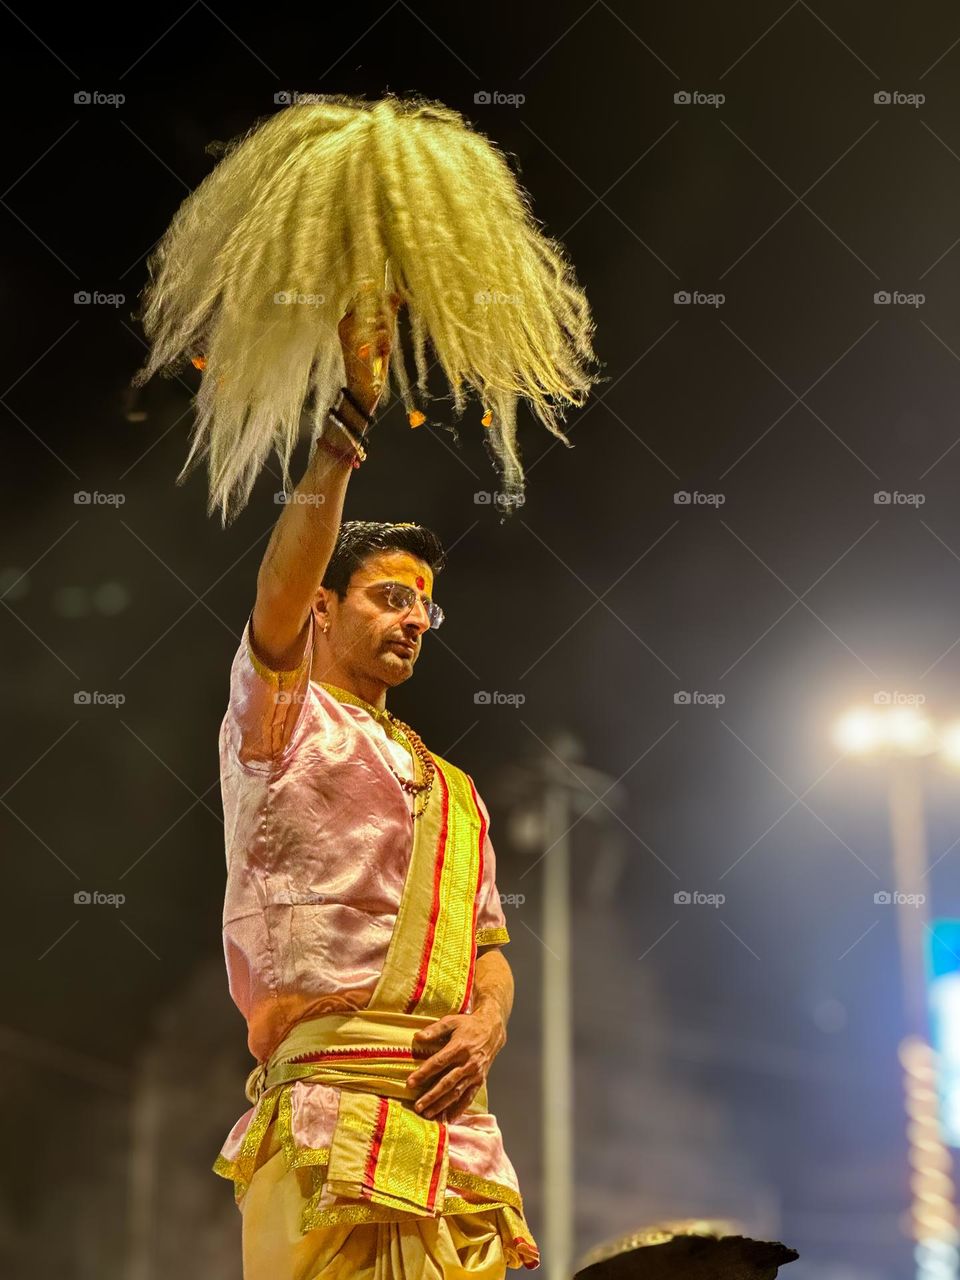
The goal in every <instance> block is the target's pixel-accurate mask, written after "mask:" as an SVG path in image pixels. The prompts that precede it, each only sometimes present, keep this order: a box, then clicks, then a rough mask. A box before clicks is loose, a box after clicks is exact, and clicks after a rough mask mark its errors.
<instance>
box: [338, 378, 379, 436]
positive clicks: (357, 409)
mask: <svg viewBox="0 0 960 1280" xmlns="http://www.w3.org/2000/svg"><path fill="white" fill-rule="evenodd" d="M340 394H341V395H342V396H343V399H344V400H346V402H347V404H348V405H349V406H350V408H351V409H352V410H353V411H354V413H358V414H359V415H360V417H361V418H362V419H363V420H364V422H365V423H366V424H367V426H368V427H369V425H370V423H371V422H372V421H373V415H372V414H369V413H367V412H366V411H365V410H364V409H363V408H362V407H361V406H360V405H359V404H358V403H357V401H356V399H355V398H354V396H353V395H352V394H351V392H350V390H349V388H348V387H341V388H340Z"/></svg>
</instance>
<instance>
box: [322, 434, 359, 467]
mask: <svg viewBox="0 0 960 1280" xmlns="http://www.w3.org/2000/svg"><path fill="white" fill-rule="evenodd" d="M317 444H318V445H319V446H320V448H321V449H324V450H325V451H326V452H327V453H329V454H330V456H331V457H333V458H337V459H338V460H339V461H340V462H347V463H349V464H350V466H351V467H352V468H353V470H354V471H356V470H357V468H358V467H359V466H360V458H359V455H358V454H356V453H354V454H352V455H351V454H349V453H341V452H340V450H339V449H334V447H333V445H332V444H328V443H327V441H326V440H324V439H323V437H322V436H318V437H317Z"/></svg>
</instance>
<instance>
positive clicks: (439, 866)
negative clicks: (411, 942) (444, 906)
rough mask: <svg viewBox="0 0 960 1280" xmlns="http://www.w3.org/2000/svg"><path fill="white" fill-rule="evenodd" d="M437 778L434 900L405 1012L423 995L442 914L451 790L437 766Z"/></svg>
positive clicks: (409, 1010) (414, 1006)
mask: <svg viewBox="0 0 960 1280" xmlns="http://www.w3.org/2000/svg"><path fill="white" fill-rule="evenodd" d="M436 776H437V778H438V779H439V781H440V789H441V793H442V803H443V817H442V818H441V822H440V839H439V842H438V843H439V847H440V851H439V853H438V855H437V860H436V862H435V864H434V868H433V902H432V903H431V905H430V922H429V924H428V925H427V937H426V940H425V942H424V945H423V956H422V958H421V960H420V972H419V973H418V974H417V985H416V986H415V987H414V990H413V995H412V996H411V997H410V999H409V1000H408V1001H407V1007H406V1010H405V1012H406V1013H412V1012H413V1010H414V1009H415V1008H416V1006H417V1003H418V1001H419V999H420V997H421V996H422V995H423V989H424V987H425V986H426V985H427V973H428V971H429V969H430V956H431V952H432V951H433V940H434V937H435V935H436V931H437V918H438V916H439V914H440V880H441V877H442V876H443V864H444V860H445V858H446V853H447V829H448V824H449V817H450V790H449V788H448V786H447V780H446V778H445V777H444V776H443V770H442V769H441V768H440V767H439V765H438V766H437V773H436Z"/></svg>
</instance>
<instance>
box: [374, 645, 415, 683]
mask: <svg viewBox="0 0 960 1280" xmlns="http://www.w3.org/2000/svg"><path fill="white" fill-rule="evenodd" d="M413 663H414V655H413V654H409V655H405V654H402V653H399V652H398V651H397V650H396V649H385V650H384V651H383V653H382V654H381V655H380V667H381V669H382V671H383V673H384V677H383V678H384V679H385V680H389V681H390V683H391V684H400V683H401V682H402V681H404V680H409V678H410V677H411V676H412V675H413Z"/></svg>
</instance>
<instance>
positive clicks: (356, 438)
mask: <svg viewBox="0 0 960 1280" xmlns="http://www.w3.org/2000/svg"><path fill="white" fill-rule="evenodd" d="M327 417H328V418H332V419H333V421H334V422H335V423H336V424H337V426H338V427H339V428H340V429H341V431H345V432H346V433H347V435H348V436H349V437H350V439H351V440H352V441H353V443H354V444H355V445H357V446H361V445H363V444H364V443H365V442H366V439H367V436H366V432H363V431H354V429H353V427H351V426H350V424H349V423H348V422H345V421H344V419H343V418H341V416H340V414H339V413H337V411H336V409H334V408H333V407H332V406H331V408H329V409H328V410H327Z"/></svg>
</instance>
